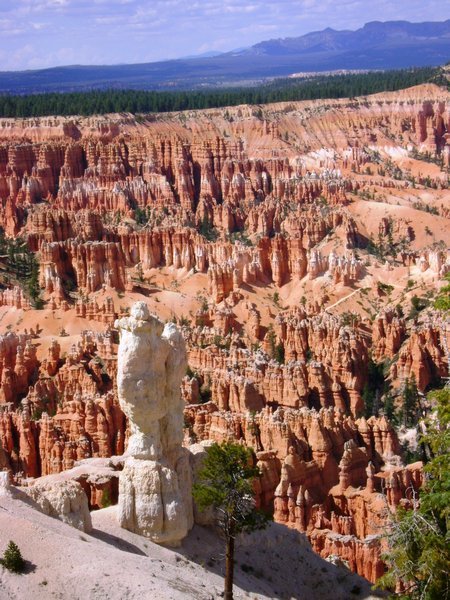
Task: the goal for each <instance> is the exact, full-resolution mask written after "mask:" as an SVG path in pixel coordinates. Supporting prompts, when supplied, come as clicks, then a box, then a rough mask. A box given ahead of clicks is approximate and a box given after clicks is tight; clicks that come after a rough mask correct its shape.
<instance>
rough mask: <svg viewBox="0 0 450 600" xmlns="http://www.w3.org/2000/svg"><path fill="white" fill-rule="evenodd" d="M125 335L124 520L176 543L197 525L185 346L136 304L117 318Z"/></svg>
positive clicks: (121, 370) (121, 391)
mask: <svg viewBox="0 0 450 600" xmlns="http://www.w3.org/2000/svg"><path fill="white" fill-rule="evenodd" d="M116 327H117V328H118V329H119V333H120V344H119V352H118V374H117V387H118V395H119V402H120V406H121V408H122V410H123V411H124V413H125V414H126V416H127V417H128V419H129V420H130V428H131V436H130V439H129V443H128V448H127V452H126V457H127V458H126V460H125V466H124V469H123V471H122V473H121V474H120V479H119V506H118V511H119V512H118V514H119V522H120V525H121V526H122V527H124V528H125V529H129V530H130V531H133V532H135V533H138V534H140V535H144V536H146V537H149V538H151V539H152V540H153V541H154V542H157V543H162V544H168V545H177V544H178V543H179V542H180V541H181V540H182V539H183V538H184V537H185V536H186V534H187V532H188V531H189V529H190V528H191V527H192V525H193V517H192V494H191V488H192V483H191V469H190V465H189V453H188V451H187V450H186V449H185V448H183V447H182V440H183V401H182V399H181V392H180V385H181V380H182V378H183V376H184V374H185V372H186V365H187V360H186V347H185V344H184V340H183V337H182V335H181V333H180V332H179V331H178V329H177V327H176V326H175V325H174V324H172V323H168V324H167V325H166V326H164V324H163V323H162V322H161V321H160V320H159V319H158V318H157V317H155V316H153V315H150V313H149V310H148V307H147V305H146V304H145V302H137V303H136V304H135V305H134V306H133V307H132V309H131V314H130V316H129V317H125V318H123V319H119V320H118V321H116Z"/></svg>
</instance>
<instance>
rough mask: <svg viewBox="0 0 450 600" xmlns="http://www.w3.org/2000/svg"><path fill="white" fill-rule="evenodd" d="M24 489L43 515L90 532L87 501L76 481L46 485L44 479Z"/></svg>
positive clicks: (90, 525) (90, 523) (90, 522)
mask: <svg viewBox="0 0 450 600" xmlns="http://www.w3.org/2000/svg"><path fill="white" fill-rule="evenodd" d="M24 489H25V491H26V493H27V495H28V496H29V497H30V498H32V500H34V502H35V503H36V504H37V506H38V507H39V509H40V510H41V511H42V512H43V513H44V514H46V515H49V516H51V517H55V518H56V519H59V520H60V521H63V523H67V524H68V525H72V527H76V528H77V529H80V530H81V531H85V532H86V533H89V532H90V531H91V530H92V521H91V514H90V512H89V506H88V499H87V496H86V494H85V493H84V490H83V488H82V487H81V485H80V484H79V483H77V482H76V481H71V480H67V481H53V482H49V483H47V482H45V479H44V480H40V481H38V482H36V483H34V484H32V485H31V486H30V487H28V488H24Z"/></svg>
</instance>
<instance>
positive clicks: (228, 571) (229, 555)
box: [224, 535, 234, 600]
mask: <svg viewBox="0 0 450 600" xmlns="http://www.w3.org/2000/svg"><path fill="white" fill-rule="evenodd" d="M233 572H234V535H229V536H228V537H227V545H226V553H225V593H224V600H233Z"/></svg>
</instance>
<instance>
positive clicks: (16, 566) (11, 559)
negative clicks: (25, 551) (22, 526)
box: [0, 540, 25, 573]
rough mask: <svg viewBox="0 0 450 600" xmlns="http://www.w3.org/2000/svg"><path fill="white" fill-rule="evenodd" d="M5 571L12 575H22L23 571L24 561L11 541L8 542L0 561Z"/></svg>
mask: <svg viewBox="0 0 450 600" xmlns="http://www.w3.org/2000/svg"><path fill="white" fill-rule="evenodd" d="M0 564H2V565H3V566H4V567H5V569H8V571H11V572H12V573H23V571H24V569H25V561H24V560H23V558H22V554H21V552H20V550H19V547H18V546H17V544H16V543H14V542H13V541H12V540H11V541H10V542H9V544H8V547H7V548H6V550H5V553H4V554H3V558H1V559H0Z"/></svg>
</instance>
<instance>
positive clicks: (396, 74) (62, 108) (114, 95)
mask: <svg viewBox="0 0 450 600" xmlns="http://www.w3.org/2000/svg"><path fill="white" fill-rule="evenodd" d="M426 82H434V83H438V84H440V85H447V80H446V77H445V75H444V72H443V70H442V69H441V68H439V67H438V68H433V67H423V68H415V69H402V70H393V71H383V72H378V71H374V72H369V73H363V74H346V75H324V76H317V77H313V78H309V79H302V80H299V79H277V80H276V81H273V82H270V83H267V84H264V85H260V86H257V87H246V88H227V89H221V90H217V89H210V90H201V91H167V92H166V91H164V92H162V91H157V92H155V91H137V90H116V89H111V90H102V91H88V92H71V93H46V94H33V95H26V96H13V95H0V117H13V118H21V117H41V116H50V115H62V116H69V115H82V116H90V115H95V114H107V113H122V112H127V113H133V114H142V113H152V112H153V113H159V112H172V111H181V110H195V109H207V108H219V107H224V106H237V105H239V104H268V103H271V102H290V101H296V100H316V99H325V98H330V99H332V98H347V97H349V98H352V97H356V96H364V95H367V94H374V93H377V92H385V91H395V90H399V89H403V88H407V87H411V86H414V85H419V84H421V83H426Z"/></svg>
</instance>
